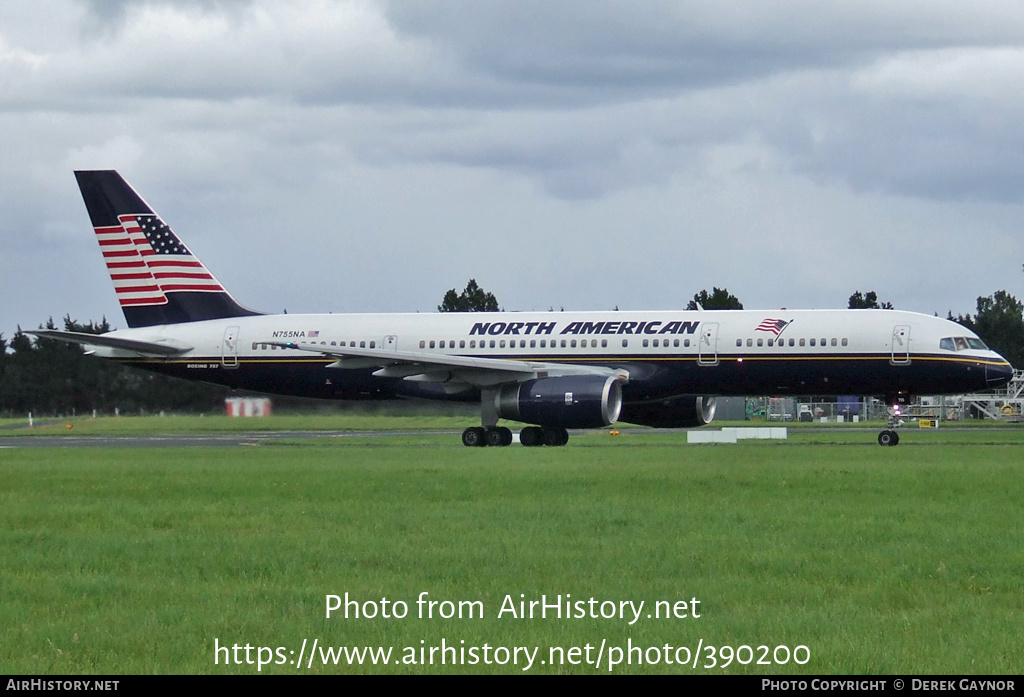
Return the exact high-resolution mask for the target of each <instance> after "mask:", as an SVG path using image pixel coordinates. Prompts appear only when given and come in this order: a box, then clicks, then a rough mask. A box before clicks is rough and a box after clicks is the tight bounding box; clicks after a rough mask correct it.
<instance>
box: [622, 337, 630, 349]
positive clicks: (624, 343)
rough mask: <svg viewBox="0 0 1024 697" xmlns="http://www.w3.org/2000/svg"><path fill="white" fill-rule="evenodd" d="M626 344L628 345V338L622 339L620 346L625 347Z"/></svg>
mask: <svg viewBox="0 0 1024 697" xmlns="http://www.w3.org/2000/svg"><path fill="white" fill-rule="evenodd" d="M627 346H629V339H623V340H622V348H626V347H627Z"/></svg>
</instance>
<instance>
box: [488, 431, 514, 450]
mask: <svg viewBox="0 0 1024 697" xmlns="http://www.w3.org/2000/svg"><path fill="white" fill-rule="evenodd" d="M485 438H486V439H487V445H491V446H494V447H496V448H497V447H502V446H506V445H512V431H511V430H510V429H507V428H505V427H504V426H495V427H493V428H489V429H487V433H486V434H485Z"/></svg>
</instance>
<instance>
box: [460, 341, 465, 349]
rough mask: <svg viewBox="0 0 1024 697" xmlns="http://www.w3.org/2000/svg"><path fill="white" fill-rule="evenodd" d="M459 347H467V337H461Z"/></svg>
mask: <svg viewBox="0 0 1024 697" xmlns="http://www.w3.org/2000/svg"><path fill="white" fill-rule="evenodd" d="M459 348H460V349H464V348H466V340H465V339H459Z"/></svg>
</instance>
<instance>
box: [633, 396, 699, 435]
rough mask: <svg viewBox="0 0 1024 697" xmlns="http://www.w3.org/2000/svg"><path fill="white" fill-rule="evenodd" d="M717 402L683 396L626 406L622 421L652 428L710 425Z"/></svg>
mask: <svg viewBox="0 0 1024 697" xmlns="http://www.w3.org/2000/svg"><path fill="white" fill-rule="evenodd" d="M716 406H717V402H716V401H715V398H714V397H705V396H696V395H685V396H683V397H672V398H671V399H664V400H661V401H660V402H640V403H636V404H626V405H623V407H622V414H621V416H620V417H619V418H620V419H621V420H622V421H625V422H627V423H631V424H640V425H641V426H653V427H654V428H692V427H694V426H703V425H704V424H708V423H711V420H712V419H714V418H715V407H716Z"/></svg>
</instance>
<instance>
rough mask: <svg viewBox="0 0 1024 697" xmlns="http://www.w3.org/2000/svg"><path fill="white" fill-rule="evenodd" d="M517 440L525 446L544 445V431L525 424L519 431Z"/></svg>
mask: <svg viewBox="0 0 1024 697" xmlns="http://www.w3.org/2000/svg"><path fill="white" fill-rule="evenodd" d="M519 442H520V443H522V444H523V445H524V446H526V447H527V448H532V447H534V446H536V445H544V431H542V430H541V429H539V428H537V427H536V426H527V427H526V428H524V429H523V430H522V431H520V432H519Z"/></svg>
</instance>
